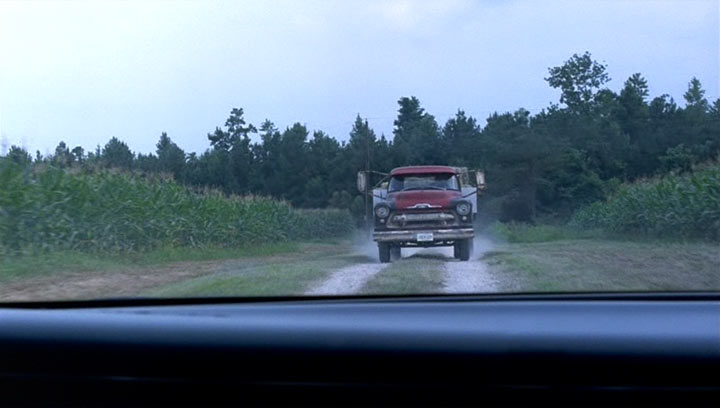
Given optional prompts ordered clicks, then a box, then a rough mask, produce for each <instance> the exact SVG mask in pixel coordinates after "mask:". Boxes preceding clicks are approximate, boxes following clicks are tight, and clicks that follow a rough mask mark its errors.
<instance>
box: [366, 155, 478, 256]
mask: <svg viewBox="0 0 720 408" xmlns="http://www.w3.org/2000/svg"><path fill="white" fill-rule="evenodd" d="M474 174H475V186H472V185H470V183H469V178H470V177H469V172H468V170H467V169H465V168H458V167H449V166H408V167H398V168H395V169H393V170H392V171H391V172H390V174H388V175H386V177H385V178H384V179H383V180H381V182H380V183H378V186H379V188H374V189H372V191H368V186H367V184H368V179H369V177H368V176H369V174H368V172H360V173H358V189H359V190H360V191H361V192H363V193H366V194H368V195H371V196H372V197H373V204H374V205H373V220H374V231H373V240H375V241H376V242H377V243H378V252H379V257H380V262H383V263H385V262H390V260H391V259H398V258H400V249H401V248H403V247H440V246H452V247H453V248H454V256H455V258H458V259H460V260H462V261H467V260H468V259H470V255H471V253H472V242H473V237H474V236H475V232H474V229H473V221H474V219H475V216H476V214H477V196H478V194H479V193H480V192H481V191H482V190H484V189H485V175H484V174H483V172H482V171H475V172H474Z"/></svg>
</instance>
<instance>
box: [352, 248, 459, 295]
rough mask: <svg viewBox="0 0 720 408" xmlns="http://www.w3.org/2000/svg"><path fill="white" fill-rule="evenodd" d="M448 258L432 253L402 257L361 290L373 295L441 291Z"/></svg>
mask: <svg viewBox="0 0 720 408" xmlns="http://www.w3.org/2000/svg"><path fill="white" fill-rule="evenodd" d="M445 261H446V259H445V257H443V256H439V255H438V256H435V255H429V254H423V255H419V254H416V255H413V256H410V257H407V258H403V259H401V260H399V261H396V262H393V263H392V264H390V266H388V267H387V268H385V269H384V270H382V271H381V272H380V273H378V274H377V275H375V276H374V277H373V278H372V279H370V280H369V281H368V282H367V283H366V284H365V286H364V287H363V288H362V290H361V292H362V293H364V294H372V295H387V294H392V295H401V294H420V293H422V294H429V293H441V292H442V291H443V283H444V279H445Z"/></svg>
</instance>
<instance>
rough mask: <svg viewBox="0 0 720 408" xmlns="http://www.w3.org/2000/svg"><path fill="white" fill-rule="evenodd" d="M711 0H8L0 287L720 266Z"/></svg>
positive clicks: (592, 282)
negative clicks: (178, 0)
mask: <svg viewBox="0 0 720 408" xmlns="http://www.w3.org/2000/svg"><path fill="white" fill-rule="evenodd" d="M719 8H720V3H719V2H718V1H717V0H697V1H685V0H664V1H655V0H616V1H605V0H585V1H565V0H549V1H542V2H539V1H535V0H514V1H495V0H487V1H482V0H480V1H452V0H451V1H424V0H418V1H413V0H387V1H383V0H378V1H366V0H328V1H308V2H296V1H290V0H246V1H219V0H218V1H213V0H207V1H206V0H202V1H201V0H189V1H182V2H167V1H126V2H96V1H85V0H77V1H62V2H60V1H57V2H41V1H0V302H16V301H37V300H47V301H54V300H67V299H105V298H112V299H117V298H147V297H155V298H175V297H198V298H202V297H217V296H232V297H245V296H247V297H254V296H262V297H265V296H294V297H304V296H316V295H327V296H333V295H358V296H360V295H383V296H384V295H397V294H436V295H441V294H459V293H464V294H467V293H469V294H487V293H492V294H515V293H540V294H543V293H557V292H562V293H565V292H582V293H588V292H590V293H592V292H627V291H638V292H657V291H708V290H712V291H715V290H718V289H720V273H719V271H720V199H719V195H720V188H719V187H718V186H720V163H719V158H720V137H719V136H720V100H719V99H718V96H719V90H720V74H719V72H720V71H718V66H720V55H719V53H720V37H719V36H718V30H720V26H719V25H720V24H719V21H718V15H719V13H720V10H719ZM413 172H416V174H412V173H413ZM392 174H396V176H394V177H393V176H392ZM390 193H392V194H390Z"/></svg>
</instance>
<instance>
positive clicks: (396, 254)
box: [390, 246, 402, 261]
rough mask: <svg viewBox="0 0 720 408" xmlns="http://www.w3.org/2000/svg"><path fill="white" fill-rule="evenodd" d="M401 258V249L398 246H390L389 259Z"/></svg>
mask: <svg viewBox="0 0 720 408" xmlns="http://www.w3.org/2000/svg"><path fill="white" fill-rule="evenodd" d="M400 258H402V250H401V249H400V247H399V246H393V247H390V260H392V261H397V260H398V259H400Z"/></svg>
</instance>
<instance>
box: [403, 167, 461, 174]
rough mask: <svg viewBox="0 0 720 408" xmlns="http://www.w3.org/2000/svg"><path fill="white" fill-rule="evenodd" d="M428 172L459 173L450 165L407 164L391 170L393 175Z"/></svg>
mask: <svg viewBox="0 0 720 408" xmlns="http://www.w3.org/2000/svg"><path fill="white" fill-rule="evenodd" d="M428 173H450V174H457V171H456V170H455V169H454V168H452V167H449V166H406V167H397V168H394V169H392V171H391V172H390V175H391V176H400V175H406V174H428Z"/></svg>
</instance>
